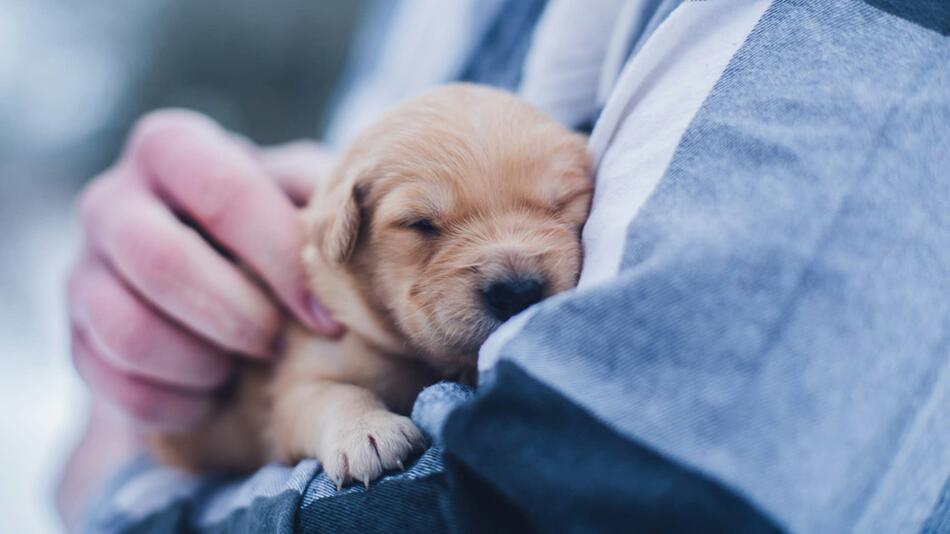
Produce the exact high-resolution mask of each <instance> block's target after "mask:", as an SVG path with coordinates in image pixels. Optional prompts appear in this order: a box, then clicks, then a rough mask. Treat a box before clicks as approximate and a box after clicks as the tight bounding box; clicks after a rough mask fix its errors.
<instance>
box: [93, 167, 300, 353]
mask: <svg viewBox="0 0 950 534" xmlns="http://www.w3.org/2000/svg"><path fill="white" fill-rule="evenodd" d="M113 172H115V173H121V172H125V171H124V170H123V169H122V168H120V169H117V170H116V171H113ZM80 217H81V219H82V221H83V226H84V227H85V229H86V233H87V236H88V239H89V241H90V243H91V245H92V246H93V247H94V248H95V250H96V251H97V252H98V253H99V255H100V256H102V257H104V258H105V259H106V260H107V261H108V262H109V265H110V266H111V267H112V268H114V269H115V270H116V272H117V273H118V274H119V275H120V276H121V278H122V279H123V280H124V281H125V282H126V283H128V284H129V285H130V286H131V287H133V288H134V289H135V291H136V293H138V294H140V295H142V297H143V298H144V299H145V300H146V301H148V302H149V303H150V304H151V305H153V306H154V307H156V308H157V309H159V310H161V312H162V313H163V314H164V315H166V316H168V317H170V318H172V319H174V320H175V321H176V322H177V323H178V324H181V325H186V326H187V328H188V329H190V330H191V331H192V332H194V333H196V334H198V335H200V336H201V337H203V338H205V339H207V340H209V341H211V342H213V343H214V344H215V345H217V346H218V347H221V348H223V349H226V350H228V351H232V352H239V353H242V354H249V355H256V356H266V355H269V354H270V352H271V347H272V344H273V342H274V340H275V339H276V337H277V335H278V333H279V329H280V327H281V322H282V320H281V316H280V312H279V311H278V309H277V308H276V307H275V306H274V304H273V303H272V302H271V301H270V299H269V298H268V297H267V295H266V294H265V293H264V292H263V291H262V290H261V289H260V288H259V287H257V286H256V285H255V284H254V283H253V282H251V280H250V279H249V278H248V277H247V276H245V275H244V274H243V273H242V272H241V271H240V270H239V269H238V268H237V267H236V266H234V265H233V264H232V263H230V262H228V261H227V260H226V259H224V258H223V257H222V256H220V255H219V254H218V253H217V252H215V251H214V249H213V248H212V247H210V246H209V245H208V243H207V242H205V241H204V240H203V239H202V238H201V237H200V236H199V235H198V233H197V232H196V231H194V230H192V229H191V228H189V227H187V226H185V225H184V224H182V223H181V222H180V221H179V220H178V219H176V218H175V217H174V216H173V215H172V214H171V213H170V212H169V211H168V210H167V209H166V208H165V207H164V206H162V205H161V204H159V203H158V201H157V200H156V199H155V198H153V197H150V196H148V194H147V192H146V191H144V190H141V189H140V187H139V186H138V185H137V184H135V183H132V182H131V181H130V180H125V179H122V178H121V177H120V176H109V177H106V178H104V179H100V181H99V182H97V183H95V184H93V186H91V187H90V188H89V189H88V190H87V191H86V193H85V194H84V196H83V199H82V201H81V204H80Z"/></svg>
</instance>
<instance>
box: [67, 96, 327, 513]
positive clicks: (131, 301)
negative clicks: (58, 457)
mask: <svg viewBox="0 0 950 534" xmlns="http://www.w3.org/2000/svg"><path fill="white" fill-rule="evenodd" d="M330 164H332V157H331V156H330V155H329V154H328V153H327V152H326V151H324V150H323V149H321V148H320V147H319V145H317V144H316V143H311V142H299V143H295V144H292V145H284V146H281V147H276V148H270V149H259V148H257V147H255V146H253V145H251V144H250V143H248V142H246V141H244V140H241V139H238V138H235V137H234V136H231V135H229V134H228V133H227V132H225V131H224V130H222V129H221V128H220V127H219V126H217V125H216V124H215V123H213V122H212V121H210V120H209V119H207V118H205V117H203V116H201V115H198V114H196V113H192V112H186V111H177V110H174V111H171V110H170V111H159V112H155V113H152V114H150V115H148V116H146V117H145V118H143V119H142V120H140V121H139V123H138V124H137V125H136V127H135V128H134V131H133V133H132V135H131V137H130V139H129V141H128V143H127V145H126V147H125V150H124V152H123V154H122V156H121V157H120V158H119V161H118V162H117V163H116V164H115V165H114V166H113V167H112V168H111V169H109V170H107V171H106V172H104V173H103V174H102V175H101V176H99V177H97V178H96V179H95V180H93V181H92V182H91V183H90V184H89V185H88V186H87V187H86V189H85V190H84V191H83V193H82V195H81V197H80V200H79V217H80V221H81V223H82V227H83V229H84V230H85V236H86V242H85V247H84V251H83V253H82V254H81V256H80V258H79V260H78V261H77V262H76V264H75V265H74V267H73V269H72V272H71V274H70V277H69V283H68V287H67V294H68V300H69V317H70V322H71V329H72V333H73V336H72V337H73V345H72V346H73V351H72V352H73V359H74V362H75V365H76V368H77V370H78V371H79V374H80V375H81V376H82V377H83V379H84V380H85V381H86V383H87V384H88V386H89V390H90V392H91V394H92V396H93V405H94V407H95V409H94V410H93V411H92V414H91V418H90V423H89V425H88V427H87V431H86V435H85V436H84V437H83V440H82V442H81V443H80V445H79V447H77V450H76V452H75V453H74V456H73V458H72V459H71V461H70V464H69V465H68V466H67V469H66V472H65V473H64V479H63V481H62V483H61V486H60V495H59V497H60V498H59V503H60V508H61V511H62V512H63V515H64V518H66V519H67V520H68V519H70V517H71V516H73V515H74V513H75V510H74V508H75V507H76V506H77V502H78V500H79V496H80V495H81V494H82V493H78V492H79V491H83V490H88V489H89V485H90V484H92V483H93V482H94V479H95V478H96V477H95V475H96V474H100V473H102V472H104V470H105V469H106V468H107V467H109V466H107V465H100V464H102V463H103V462H101V461H96V462H94V463H95V465H92V464H91V462H90V459H93V458H101V456H102V455H101V454H95V451H94V448H95V447H93V446H92V445H91V444H92V443H98V442H106V441H107V442H114V443H127V444H134V443H137V440H136V439H135V436H136V435H137V434H138V433H139V431H140V430H141V429H142V428H147V427H159V428H164V429H172V430H174V429H179V430H180V429H187V428H189V426H190V425H194V424H196V423H197V422H198V421H200V420H201V418H202V416H203V415H205V414H206V413H207V412H208V409H209V408H210V405H211V398H212V395H213V393H214V391H215V390H216V389H217V388H218V387H220V386H221V385H222V384H224V383H225V382H226V381H227V380H228V378H229V376H230V374H231V370H232V368H233V365H234V358H236V357H237V358H241V357H245V358H252V359H258V360H260V359H267V358H270V357H272V356H273V352H274V350H273V348H274V347H276V346H277V345H278V344H279V339H278V337H279V334H280V330H281V326H282V323H283V321H284V318H285V316H286V314H287V313H289V314H291V315H292V316H293V317H294V318H296V319H297V320H298V321H300V322H301V323H302V324H304V325H305V326H307V327H309V328H310V329H311V330H313V331H314V332H316V333H318V334H322V335H326V336H335V335H338V334H339V333H340V331H341V327H340V325H339V324H337V323H336V322H335V321H333V319H332V318H331V317H330V315H329V313H328V312H327V311H326V309H325V308H323V307H322V306H321V305H320V304H319V302H318V301H317V300H316V299H315V298H313V296H312V295H310V294H309V293H308V291H307V289H306V285H305V275H304V272H303V268H302V265H301V263H300V260H299V256H300V254H299V251H300V248H301V240H302V228H301V226H300V219H299V217H298V214H297V207H298V206H299V205H301V204H303V202H305V200H306V198H307V197H308V196H309V195H310V193H311V191H312V188H313V185H314V184H315V182H316V180H317V179H319V178H320V177H321V176H323V175H324V174H325V173H326V172H327V170H328V167H329V165H330ZM176 214H184V215H186V216H187V218H188V219H189V220H190V221H191V225H192V226H189V225H186V224H185V223H183V222H181V220H180V219H179V218H178V217H176ZM195 228H200V233H199V231H198V230H196V229H195ZM202 234H203V235H205V236H209V237H210V238H211V239H213V240H214V241H215V242H217V243H218V244H219V245H220V247H221V248H223V249H225V250H227V251H228V256H225V255H222V254H221V253H219V252H218V251H217V250H216V249H215V247H213V246H211V245H210V244H209V243H208V242H207V241H206V240H205V239H204V238H203V237H202ZM116 414H118V415H119V416H120V417H114V415H116ZM106 434H108V435H110V436H111V437H109V438H105V437H104V436H105V435H106ZM84 450H85V451H89V450H93V452H86V453H84V452H83V451H84ZM113 452H114V454H112V455H111V457H112V462H116V461H120V459H121V458H123V455H122V454H119V453H118V452H117V451H113ZM107 463H108V462H107Z"/></svg>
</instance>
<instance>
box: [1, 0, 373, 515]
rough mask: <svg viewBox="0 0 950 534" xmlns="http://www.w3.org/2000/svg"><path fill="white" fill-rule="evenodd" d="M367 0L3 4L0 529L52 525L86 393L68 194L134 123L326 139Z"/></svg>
mask: <svg viewBox="0 0 950 534" xmlns="http://www.w3.org/2000/svg"><path fill="white" fill-rule="evenodd" d="M368 3H369V0H320V1H313V0H274V1H270V2H261V1H259V0H253V1H252V0H201V1H194V0H136V1H134V2H120V1H116V0H83V1H82V2H66V1H64V0H0V228H2V229H3V231H2V232H0V459H2V462H3V465H2V469H3V472H2V476H0V480H2V482H0V532H17V533H23V532H55V531H57V530H58V529H59V524H58V521H57V519H56V516H55V512H54V508H53V501H52V496H53V488H54V484H55V481H56V477H57V475H58V472H59V470H60V469H61V468H62V465H63V462H64V461H65V459H66V453H67V452H68V450H69V448H70V447H71V446H72V445H73V444H74V441H75V440H76V439H77V437H78V430H79V425H80V424H81V423H82V420H83V418H84V416H85V410H86V406H85V403H86V400H85V395H84V393H83V390H82V387H81V385H80V383H79V381H78V379H77V378H76V377H75V376H74V373H73V369H72V364H71V363H70V360H69V355H68V339H67V323H66V320H65V317H66V316H65V307H64V305H63V286H64V281H65V274H66V270H67V268H68V266H69V262H70V261H71V260H72V258H73V255H74V254H75V253H76V251H77V249H78V240H79V239H80V235H79V232H78V230H77V228H76V225H75V222H74V218H73V213H72V202H73V198H74V196H75V195H76V193H77V192H78V191H79V189H80V188H81V187H82V186H83V184H84V183H85V182H86V181H87V180H88V179H90V178H91V177H93V176H95V175H96V174H97V173H98V172H99V171H101V170H103V169H104V168H105V167H106V166H107V165H109V163H110V162H111V161H112V160H113V159H114V158H115V156H116V155H117V153H118V151H119V149H120V146H121V143H122V140H123V138H124V136H125V135H126V133H127V132H128V130H129V128H130V126H131V124H132V123H133V121H134V120H135V119H136V118H137V117H138V116H140V115H142V114H143V113H144V112H146V111H148V110H151V109H155V108H161V107H167V106H181V107H188V108H192V109H197V110H199V111H202V112H204V113H206V114H208V115H210V116H212V117H214V118H215V119H216V120H218V121H220V122H221V123H223V124H224V125H225V126H226V127H228V128H230V129H232V130H235V131H237V132H240V133H242V134H244V135H245V136H247V137H249V138H251V139H253V140H254V141H257V142H258V143H262V144H271V143H278V142H282V141H288V140H292V139H296V138H301V137H319V136H320V133H321V131H322V128H323V125H324V124H325V123H326V120H327V116H328V114H329V110H332V108H333V104H332V102H333V95H334V87H335V86H336V84H337V83H336V82H337V80H338V79H339V77H340V76H341V72H342V70H343V66H344V62H345V58H346V55H347V51H348V49H349V48H350V43H351V41H352V38H353V33H354V29H355V28H356V27H357V25H358V23H359V21H360V20H361V19H362V18H363V17H364V16H365V15H366V12H367V11H368V9H369V6H368Z"/></svg>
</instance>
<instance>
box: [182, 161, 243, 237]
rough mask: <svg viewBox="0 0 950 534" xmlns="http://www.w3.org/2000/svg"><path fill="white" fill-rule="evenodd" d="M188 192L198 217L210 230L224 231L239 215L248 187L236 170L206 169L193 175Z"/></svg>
mask: <svg viewBox="0 0 950 534" xmlns="http://www.w3.org/2000/svg"><path fill="white" fill-rule="evenodd" d="M189 190H190V191H189V192H190V194H191V195H193V199H192V200H193V205H194V206H195V209H196V210H197V211H198V212H199V213H197V215H198V216H199V217H200V219H201V220H202V222H203V223H204V224H205V225H207V226H208V227H209V228H222V227H225V226H227V225H229V224H231V223H232V222H233V221H235V220H236V219H237V218H238V217H239V216H240V215H241V214H242V213H241V209H240V206H241V205H242V204H243V203H244V199H245V198H246V194H247V187H246V186H245V184H244V181H243V180H242V179H241V176H240V173H239V172H238V171H237V170H236V169H233V168H230V167H229V166H221V167H218V168H210V166H209V167H206V168H205V169H204V170H203V172H198V173H195V175H194V176H193V182H192V186H191V187H189Z"/></svg>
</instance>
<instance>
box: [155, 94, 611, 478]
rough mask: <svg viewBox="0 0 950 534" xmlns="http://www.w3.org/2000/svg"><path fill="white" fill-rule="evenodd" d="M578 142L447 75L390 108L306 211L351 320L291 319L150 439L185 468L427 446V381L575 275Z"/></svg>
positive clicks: (585, 180) (579, 213)
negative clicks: (323, 330) (175, 430)
mask: <svg viewBox="0 0 950 534" xmlns="http://www.w3.org/2000/svg"><path fill="white" fill-rule="evenodd" d="M590 170H591V169H590V160H589V157H588V155H587V152H586V148H585V139H584V138H583V137H582V136H580V135H577V134H574V133H571V132H570V131H568V130H566V129H564V128H562V127H561V126H559V125H558V124H557V123H555V122H554V121H553V120H551V119H549V118H548V117H546V116H545V115H544V114H542V113H541V112H539V111H537V110H535V109H533V108H531V107H530V106H528V105H527V104H525V103H524V102H522V101H520V100H519V99H517V98H516V97H514V96H512V95H510V94H507V93H504V92H501V91H498V90H494V89H489V88H485V87H479V86H474V85H451V86H446V87H443V88H440V89H437V90H434V91H432V92H430V93H428V94H425V95H423V96H420V97H417V98H415V99H412V100H410V101H408V102H406V103H404V104H403V105H401V106H399V107H397V108H396V109H394V110H393V111H391V112H390V113H388V114H386V115H385V116H383V117H382V118H381V119H380V120H379V121H378V122H377V123H376V124H375V125H374V126H372V127H370V128H369V129H368V130H367V131H366V132H364V133H363V134H362V135H361V136H360V137H359V138H357V139H356V141H355V142H354V143H353V144H352V146H351V147H350V148H349V150H348V151H347V152H346V153H345V154H344V155H343V157H342V159H341V160H340V162H339V164H338V165H337V167H336V169H335V171H334V172H333V173H332V174H331V176H330V177H329V179H328V180H327V181H326V182H325V183H323V184H321V187H319V188H318V189H319V190H318V191H317V193H316V194H315V196H314V198H313V200H312V202H311V204H310V205H309V206H308V208H307V209H306V211H305V215H304V216H305V221H306V225H307V228H308V237H307V244H306V247H305V249H304V251H303V261H304V262H305V265H306V268H307V272H308V276H309V281H310V284H311V286H312V289H313V291H314V292H315V294H317V295H319V296H320V298H321V300H322V302H324V303H325V304H326V305H327V307H329V308H330V310H331V311H332V312H333V313H334V316H335V317H336V319H337V320H338V321H340V322H341V323H342V324H343V325H345V326H346V333H345V334H344V335H343V336H342V337H341V338H340V339H335V340H330V339H324V338H319V337H314V336H312V335H309V334H307V333H306V332H305V331H304V330H303V329H302V327H299V326H291V327H290V328H289V331H288V332H287V343H286V347H285V350H284V354H283V358H282V359H281V360H280V361H279V363H277V364H276V365H275V366H273V367H272V368H264V367H259V366H252V365H251V364H245V367H244V368H243V369H242V370H241V375H240V377H239V380H238V382H237V383H236V385H235V390H234V391H233V392H232V393H231V395H230V397H229V398H227V399H223V400H222V404H221V407H220V409H219V410H218V412H217V413H216V414H215V416H214V417H213V418H211V419H210V420H209V421H208V422H207V424H205V425H203V426H201V427H199V428H198V429H197V430H195V431H193V432H190V433H187V434H162V435H158V436H156V437H155V439H154V440H153V444H154V446H155V447H154V448H155V451H156V453H157V455H158V456H159V458H160V459H162V460H164V461H165V462H168V463H171V464H174V465H178V466H183V467H186V468H190V469H193V470H209V469H210V470H252V469H255V468H257V467H259V466H260V465H261V464H263V463H265V462H267V461H271V460H280V461H283V462H294V461H297V460H299V459H302V458H317V459H319V460H320V461H321V462H322V464H323V468H324V470H325V471H326V473H327V475H328V476H329V477H330V478H331V479H332V480H333V481H335V482H336V483H337V485H338V486H342V485H343V484H346V483H349V482H352V481H359V482H362V483H364V484H367V485H368V484H369V482H370V481H371V480H374V479H376V478H378V477H379V476H380V475H381V474H382V473H384V472H385V471H389V470H393V469H401V468H402V467H403V462H405V461H406V460H407V458H408V457H410V456H411V455H412V454H413V453H414V452H416V451H417V450H419V449H421V448H423V447H424V446H425V440H424V438H423V436H422V434H421V433H420V431H419V429H418V428H416V426H415V425H414V424H413V423H412V421H411V420H409V419H408V418H407V417H405V415H403V414H407V413H408V412H409V411H410V409H411V406H412V402H413V401H414V399H415V397H416V395H417V394H418V393H419V391H420V390H421V389H422V388H423V387H425V386H426V385H429V384H432V383H434V382H436V381H438V380H442V379H446V378H449V379H463V380H468V381H473V377H474V376H475V364H476V357H477V354H478V349H479V346H480V345H481V343H482V342H483V341H484V340H485V338H486V337H487V336H488V335H489V334H490V333H491V332H492V331H493V330H495V329H496V328H497V327H498V326H499V325H500V324H501V323H502V322H504V321H505V320H507V319H508V318H509V317H511V316H513V315H515V314H516V313H518V312H520V311H522V310H524V309H525V308H527V307H528V306H531V305H532V304H535V303H537V302H539V301H540V300H541V299H543V298H545V297H548V296H550V295H553V294H555V293H558V292H560V291H564V290H566V289H568V288H571V287H573V286H574V285H575V283H576V281H577V276H578V272H579V269H580V262H581V246H580V230H581V227H582V225H583V224H584V221H585V219H586V217H587V213H588V209H589V207H590V200H591V189H592V184H591V181H590V179H589V174H590Z"/></svg>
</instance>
